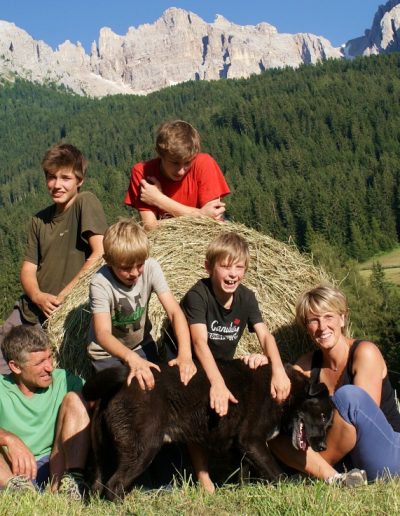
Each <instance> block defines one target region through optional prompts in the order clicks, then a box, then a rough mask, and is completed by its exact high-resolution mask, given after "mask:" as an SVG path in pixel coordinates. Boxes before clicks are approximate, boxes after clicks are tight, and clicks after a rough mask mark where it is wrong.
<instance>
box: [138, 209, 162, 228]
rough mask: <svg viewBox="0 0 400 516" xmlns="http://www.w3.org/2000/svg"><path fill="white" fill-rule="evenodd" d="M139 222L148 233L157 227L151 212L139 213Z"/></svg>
mask: <svg viewBox="0 0 400 516" xmlns="http://www.w3.org/2000/svg"><path fill="white" fill-rule="evenodd" d="M139 217H140V222H141V223H142V224H143V228H144V229H145V230H146V231H150V230H152V229H154V228H156V227H157V226H158V220H157V217H156V215H155V213H153V212H152V211H139Z"/></svg>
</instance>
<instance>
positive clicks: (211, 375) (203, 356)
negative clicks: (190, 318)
mask: <svg viewBox="0 0 400 516" xmlns="http://www.w3.org/2000/svg"><path fill="white" fill-rule="evenodd" d="M190 334H191V336H192V342H193V347H194V350H195V353H196V356H197V358H198V359H199V361H200V363H201V365H202V366H203V368H204V371H205V373H206V375H207V378H208V379H209V380H210V383H211V387H210V407H211V408H212V409H214V410H215V412H216V413H217V414H218V415H219V416H225V415H226V414H227V413H228V407H229V402H231V403H238V400H237V399H236V398H235V397H234V396H233V394H232V393H231V391H230V390H229V389H228V388H227V386H226V385H225V381H224V379H223V377H222V375H221V373H220V371H219V369H218V366H217V363H216V362H215V359H214V357H213V355H212V353H211V350H210V348H209V346H208V338H207V337H208V335H207V326H206V325H205V324H201V323H197V324H191V325H190Z"/></svg>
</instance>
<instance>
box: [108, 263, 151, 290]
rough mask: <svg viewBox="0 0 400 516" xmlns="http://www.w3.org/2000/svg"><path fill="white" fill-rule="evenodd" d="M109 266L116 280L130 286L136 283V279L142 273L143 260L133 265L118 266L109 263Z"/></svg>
mask: <svg viewBox="0 0 400 516" xmlns="http://www.w3.org/2000/svg"><path fill="white" fill-rule="evenodd" d="M110 267H111V270H112V271H113V273H114V275H115V277H116V278H117V279H118V281H120V282H121V283H122V284H123V285H126V286H127V287H132V286H133V285H135V284H136V283H137V280H138V279H139V277H140V276H141V275H142V273H143V269H144V262H142V263H134V264H133V265H121V266H118V267H117V266H115V265H110Z"/></svg>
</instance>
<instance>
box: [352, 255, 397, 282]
mask: <svg viewBox="0 0 400 516" xmlns="http://www.w3.org/2000/svg"><path fill="white" fill-rule="evenodd" d="M374 263H380V265H381V266H382V269H383V271H384V273H385V280H386V281H389V282H390V283H394V284H395V285H399V286H400V247H396V248H395V249H393V250H392V251H389V252H388V253H379V254H376V255H375V256H373V257H372V258H370V259H369V260H366V261H365V262H363V263H360V265H359V267H358V268H359V271H360V274H361V276H362V277H363V278H366V279H367V278H369V277H370V275H371V272H372V266H373V264H374Z"/></svg>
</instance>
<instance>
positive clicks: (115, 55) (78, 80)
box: [0, 0, 400, 97]
mask: <svg viewBox="0 0 400 516" xmlns="http://www.w3.org/2000/svg"><path fill="white" fill-rule="evenodd" d="M398 50H400V0H390V1H388V2H387V3H386V4H385V5H382V6H380V7H379V8H378V10H377V13H376V14H375V17H374V20H373V22H372V26H371V28H370V29H368V30H366V31H365V33H364V35H362V36H360V37H356V38H354V39H351V40H349V41H348V42H347V43H345V44H344V45H342V46H341V47H339V48H335V47H333V46H332V44H331V43H330V42H329V41H328V40H327V39H326V38H323V37H321V36H315V35H313V34H308V33H301V34H283V33H279V32H278V31H277V29H276V28H275V27H274V26H272V25H270V24H268V23H265V22H263V23H260V24H258V25H255V26H253V25H246V26H241V25H237V24H234V23H231V22H229V21H228V20H226V19H225V18H224V17H222V16H219V15H218V16H217V17H216V19H215V21H214V22H213V23H206V22H205V21H204V20H202V19H201V18H200V17H199V16H197V15H196V14H194V13H192V12H189V11H185V10H183V9H177V8H174V7H172V8H170V9H167V10H166V11H165V12H164V13H163V14H162V16H161V17H160V18H159V19H158V20H156V21H155V22H154V23H153V24H145V25H140V26H138V27H137V28H134V27H131V28H129V30H128V32H127V33H126V34H125V35H118V34H115V33H114V32H113V31H112V30H111V29H110V28H107V27H104V28H102V29H101V30H100V35H99V40H98V42H93V44H92V48H91V52H90V55H88V54H86V52H85V50H84V48H83V47H82V45H81V44H80V43H79V42H78V43H77V44H76V45H75V44H73V43H71V42H70V41H68V40H67V41H65V42H64V43H63V44H61V45H60V46H59V47H58V48H57V49H56V50H55V51H53V49H52V48H51V47H50V46H49V45H47V44H46V43H45V42H43V41H36V40H34V39H33V38H32V37H31V36H30V35H29V34H28V33H27V32H25V31H24V30H22V29H20V28H18V27H17V26H15V24H13V23H9V22H6V21H1V20H0V76H1V77H2V78H3V80H7V79H8V80H13V78H14V77H15V76H18V77H21V78H24V79H28V80H31V81H35V82H38V83H41V84H46V83H56V84H59V85H64V86H65V87H67V88H68V89H70V90H71V91H73V92H75V93H78V94H80V95H88V96H92V97H102V96H105V95H113V94H119V93H121V94H147V93H150V92H152V91H156V90H160V89H162V88H165V87H168V86H172V85H174V84H178V83H181V82H185V81H189V80H194V81H196V80H218V79H221V78H228V79H235V78H246V77H249V76H250V75H252V74H258V73H261V72H263V71H265V70H267V69H270V68H282V67H286V66H289V67H298V66H300V65H301V64H315V63H317V62H319V61H323V60H326V59H329V58H338V59H343V58H347V59H348V58H353V57H356V56H359V55H372V54H380V53H387V52H393V51H398Z"/></svg>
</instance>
